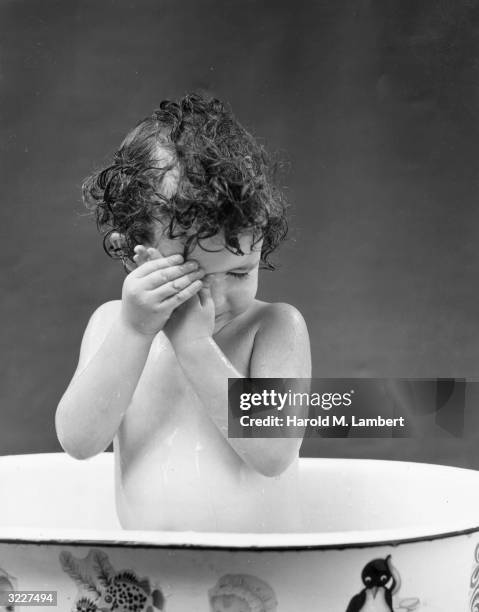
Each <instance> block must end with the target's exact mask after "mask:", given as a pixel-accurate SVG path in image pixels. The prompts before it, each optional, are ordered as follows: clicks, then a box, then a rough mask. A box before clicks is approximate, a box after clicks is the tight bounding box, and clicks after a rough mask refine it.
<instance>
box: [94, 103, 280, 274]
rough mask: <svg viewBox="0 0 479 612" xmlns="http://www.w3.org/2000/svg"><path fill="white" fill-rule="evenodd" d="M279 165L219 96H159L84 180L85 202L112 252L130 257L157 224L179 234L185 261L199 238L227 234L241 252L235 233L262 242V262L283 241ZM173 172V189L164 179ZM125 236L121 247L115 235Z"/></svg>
mask: <svg viewBox="0 0 479 612" xmlns="http://www.w3.org/2000/svg"><path fill="white" fill-rule="evenodd" d="M276 170H277V164H276V163H273V162H272V161H271V158H270V156H269V155H268V154H267V152H266V150H265V149H264V147H263V146H262V145H260V144H259V143H258V142H257V141H256V140H255V139H254V138H253V136H251V134H249V133H248V132H247V131H246V130H245V129H244V128H243V127H242V126H241V125H240V124H239V123H238V121H237V120H236V118H235V117H234V115H233V114H232V112H231V110H230V109H229V108H227V107H226V106H225V105H224V104H223V103H222V102H220V101H219V100H218V99H216V98H213V99H205V98H204V97H203V96H201V95H199V94H190V95H187V96H185V97H183V98H182V99H181V100H179V101H178V102H174V101H170V100H164V101H162V102H161V103H160V106H159V109H157V110H155V111H154V112H153V113H152V114H151V115H150V116H149V117H147V118H145V119H143V120H142V121H141V122H140V123H138V124H137V126H136V127H135V128H134V129H133V130H132V131H131V132H130V133H129V134H128V135H127V136H126V138H125V139H124V141H123V142H122V144H121V145H120V148H119V149H118V151H117V152H116V154H115V155H114V159H113V163H112V164H111V165H110V166H108V167H107V168H105V169H103V170H100V171H98V172H96V173H94V174H92V175H91V176H90V177H88V178H87V179H86V180H85V182H84V184H83V201H84V203H85V204H86V206H87V207H88V208H89V209H90V210H91V211H92V212H93V213H94V215H95V218H96V222H97V226H98V229H99V230H100V231H101V232H102V233H103V234H104V237H103V246H104V248H105V251H106V252H107V253H108V254H109V255H110V256H112V257H118V258H122V259H125V258H129V259H131V258H132V257H133V250H134V248H135V246H136V245H137V244H143V243H145V242H150V243H151V242H152V239H153V233H154V222H155V221H161V222H162V224H163V225H164V226H165V232H166V235H167V236H168V237H169V238H171V239H174V238H182V239H183V240H184V243H185V250H184V254H185V258H186V256H187V254H188V252H190V251H191V250H192V249H193V248H194V247H195V246H196V245H197V244H199V245H200V246H201V247H202V248H205V247H203V245H201V240H203V239H206V238H210V237H213V236H215V235H217V234H218V233H219V232H220V231H224V239H225V247H226V248H227V249H228V250H230V251H231V252H233V253H235V254H238V255H242V254H243V252H242V250H241V248H240V244H239V239H238V238H239V235H240V234H242V233H243V232H245V231H248V232H251V233H252V235H253V244H256V243H258V242H259V241H260V240H261V239H262V240H263V244H262V248H261V263H262V264H263V267H267V268H269V269H273V268H274V266H272V264H271V263H270V262H269V261H268V257H269V255H270V254H271V253H272V251H273V250H274V249H275V248H276V247H277V246H278V244H279V243H280V242H281V241H282V240H284V239H285V237H286V234H287V231H288V225H287V220H286V208H287V203H286V200H285V197H284V195H283V194H282V193H281V191H280V190H279V189H278V188H277V187H276V185H275V176H276ZM172 171H174V172H176V174H177V175H178V185H177V186H176V188H175V193H174V194H172V195H168V194H165V189H164V185H165V179H168V175H169V173H170V176H171V172H172ZM115 232H119V233H120V234H122V235H123V237H124V241H125V246H124V248H123V249H121V250H118V249H115V248H113V246H112V243H111V237H112V234H113V233H115Z"/></svg>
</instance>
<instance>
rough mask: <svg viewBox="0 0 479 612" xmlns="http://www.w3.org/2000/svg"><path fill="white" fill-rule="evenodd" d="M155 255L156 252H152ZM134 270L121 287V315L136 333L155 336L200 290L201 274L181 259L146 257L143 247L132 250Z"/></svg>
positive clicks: (200, 271) (196, 268) (202, 274)
mask: <svg viewBox="0 0 479 612" xmlns="http://www.w3.org/2000/svg"><path fill="white" fill-rule="evenodd" d="M153 251H156V249H153ZM135 253H136V254H135V256H134V258H133V259H134V261H135V263H137V265H138V267H137V268H136V269H135V270H133V272H130V274H128V276H127V277H126V279H125V281H124V283H123V292H122V308H121V314H122V318H123V321H124V322H125V323H126V324H127V325H128V326H129V327H130V328H132V329H134V330H135V331H136V332H138V333H141V334H144V335H147V336H154V335H156V334H157V333H158V332H159V331H160V330H161V329H163V326H164V325H165V323H166V322H167V321H168V318H169V317H170V315H171V313H172V312H173V311H174V310H175V308H177V306H179V305H181V304H183V303H184V302H186V301H187V300H189V299H190V298H191V297H193V296H195V295H196V294H197V293H198V291H199V290H200V289H201V286H202V282H201V280H200V279H201V278H202V277H203V276H204V272H203V271H202V270H198V265H197V264H196V262H187V263H183V257H182V256H181V255H172V256H170V257H163V256H161V254H159V253H158V251H156V253H157V254H158V255H156V254H155V257H154V258H152V257H148V256H147V251H146V249H145V248H144V247H136V249H135Z"/></svg>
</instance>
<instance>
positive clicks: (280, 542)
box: [0, 451, 479, 552]
mask: <svg viewBox="0 0 479 612" xmlns="http://www.w3.org/2000/svg"><path fill="white" fill-rule="evenodd" d="M19 457H28V460H29V461H33V462H36V461H38V460H40V461H47V460H48V459H50V460H51V459H54V458H55V457H56V458H59V457H67V459H64V460H66V461H70V460H72V461H75V460H74V459H72V458H70V457H69V456H68V455H66V453H64V452H51V453H24V454H9V455H2V456H0V462H2V461H3V460H7V461H9V460H10V461H15V460H16V459H18V458H19ZM90 460H93V461H95V460H96V461H97V462H99V461H104V462H111V463H112V469H113V453H111V452H106V451H105V452H103V453H100V454H99V455H96V456H95V457H92V458H91V459H87V460H84V461H90ZM318 460H319V461H322V462H335V463H339V462H341V463H342V462H344V463H349V462H352V461H354V462H355V463H356V464H357V463H362V464H367V463H373V462H374V463H375V464H378V463H381V464H383V465H384V464H388V465H390V464H401V465H402V466H405V467H408V468H409V469H417V468H419V469H428V468H429V469H431V468H432V469H434V470H438V471H444V472H445V471H451V472H458V471H461V472H467V473H469V474H470V475H471V476H472V475H473V474H474V475H475V477H477V478H478V479H479V471H478V470H474V469H470V468H463V467H458V466H450V465H443V464H436V463H427V462H413V461H398V460H390V459H356V458H335V457H334V458H332V457H317V458H315V457H300V458H299V461H300V465H301V464H302V465H308V464H309V465H312V464H313V462H316V461H318ZM84 461H82V463H83V462H84ZM424 529H425V527H424V526H407V527H399V528H393V529H378V530H368V531H365V530H363V531H328V532H308V533H304V532H292V533H251V532H249V533H246V532H245V533H238V532H207V531H203V532H200V531H146V530H126V529H125V530H123V529H111V530H108V531H106V530H99V529H71V528H53V527H50V528H45V529H41V528H37V527H2V526H1V525H0V544H14V545H28V544H31V545H57V546H89V547H97V546H98V547H128V548H148V549H151V548H153V549H170V550H171V549H175V550H218V551H251V552H287V551H301V550H309V551H322V550H345V549H357V548H360V549H362V548H374V547H381V546H382V547H384V546H390V547H391V546H393V547H396V546H399V545H403V544H415V543H420V542H432V541H436V540H443V539H448V538H455V537H461V536H471V535H472V534H474V533H477V532H479V512H478V522H477V523H475V524H474V525H472V526H471V521H462V523H460V524H459V525H457V526H456V527H454V528H452V527H451V523H450V522H447V523H442V524H436V525H435V526H433V527H431V528H428V531H427V533H426V534H424ZM366 533H367V538H365V534H366ZM125 534H127V536H125Z"/></svg>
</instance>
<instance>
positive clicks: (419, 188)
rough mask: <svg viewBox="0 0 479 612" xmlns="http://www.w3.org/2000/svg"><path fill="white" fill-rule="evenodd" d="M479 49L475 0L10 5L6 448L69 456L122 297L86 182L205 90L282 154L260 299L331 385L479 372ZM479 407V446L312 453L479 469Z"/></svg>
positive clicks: (373, 444) (4, 86)
mask: <svg viewBox="0 0 479 612" xmlns="http://www.w3.org/2000/svg"><path fill="white" fill-rule="evenodd" d="M478 51H479V5H478V2H477V1H475V0H456V1H455V0H448V1H446V0H435V1H431V0H422V1H421V2H416V1H415V0H394V1H393V0H322V1H319V0H318V1H317V2H315V1H309V2H307V1H298V2H290V1H289V0H288V1H286V0H275V1H273V0H268V1H260V0H258V1H254V0H241V1H240V0H237V1H233V0H223V1H219V0H201V1H200V2H198V1H195V0H183V1H182V2H178V1H173V0H142V1H138V0H130V1H113V0H104V1H103V2H97V1H94V0H81V1H74V0H70V1H69V2H61V1H59V0H43V1H42V2H37V1H35V0H3V2H2V3H1V4H0V92H1V97H0V121H1V141H0V147H1V148H0V150H1V165H0V172H1V192H0V193H1V197H2V206H1V228H2V234H3V236H2V247H3V253H2V258H1V266H2V285H3V288H2V299H1V321H2V325H1V327H0V329H1V332H0V334H1V336H0V342H1V359H2V367H1V372H0V377H1V380H0V394H1V411H2V413H1V414H2V419H1V426H0V454H7V453H31V452H43V451H57V450H60V446H59V444H58V442H57V440H56V436H55V430H54V413H55V409H56V405H57V403H58V401H59V399H60V397H61V395H62V393H63V391H64V390H65V388H66V386H67V384H68V382H69V380H70V378H71V376H72V373H73V371H74V369H75V366H76V361H77V357H78V350H79V346H80V341H81V337H82V333H83V330H84V328H85V325H86V323H87V321H88V318H89V317H90V315H91V313H92V312H93V311H94V310H95V309H96V308H97V307H98V306H99V305H100V304H101V303H103V302H105V301H107V300H111V299H117V298H119V296H120V291H121V284H122V281H123V278H124V274H123V271H122V269H121V265H119V264H118V263H117V262H113V261H112V260H110V259H109V258H108V257H106V256H105V255H104V253H103V250H102V247H101V239H100V236H99V235H98V234H97V231H96V228H95V224H94V221H93V220H92V219H91V218H89V217H88V216H87V214H86V211H85V210H84V208H83V206H82V204H81V199H80V187H81V183H82V180H83V178H84V177H85V176H87V175H88V174H89V173H90V172H91V171H92V170H94V169H95V168H98V167H99V166H101V165H102V164H103V163H105V162H108V160H109V159H110V154H111V153H113V151H114V150H115V148H116V147H117V146H118V145H119V143H120V142H121V140H122V138H123V136H124V135H125V133H126V132H127V131H128V130H129V129H130V128H131V127H133V126H134V125H135V124H136V122H137V121H138V120H140V119H141V118H143V117H144V116H146V115H147V114H149V113H150V112H151V111H152V110H153V109H154V108H156V107H157V106H158V104H159V102H160V101H161V100H162V99H164V98H171V99H175V98H178V97H181V96H182V95H184V94H185V93H188V92H191V91H195V90H196V91H200V92H203V93H207V94H211V95H215V96H218V97H220V98H222V99H224V100H226V101H228V102H229V103H231V105H232V107H233V110H234V111H235V114H236V115H237V116H238V118H239V119H240V121H241V122H242V123H243V124H244V125H245V127H246V128H248V129H249V130H250V131H251V132H253V133H254V134H255V135H257V136H258V137H259V138H260V139H261V141H262V142H263V143H264V144H265V145H266V146H267V147H268V148H269V149H270V150H272V151H273V152H276V153H277V154H279V156H280V157H281V158H282V159H283V160H284V161H285V162H286V172H285V173H284V174H283V175H282V176H281V184H282V185H283V186H284V187H285V189H286V193H287V195H288V198H289V201H290V203H291V211H290V213H291V214H290V225H291V232H290V239H289V241H288V242H287V243H286V244H285V245H284V246H283V247H282V248H281V249H280V250H279V251H278V252H277V253H276V256H275V259H276V261H277V262H278V263H279V264H280V265H279V267H278V269H277V270H276V271H275V272H263V273H262V277H261V280H260V290H259V296H258V297H259V298H260V299H263V300H267V301H285V302H289V303H291V304H293V305H295V306H296V307H297V308H298V309H299V310H300V311H301V312H302V313H303V315H304V317H305V319H306V322H307V324H308V327H309V332H310V336H311V344H312V356H313V374H314V375H315V376H317V377H355V376H357V377H373V376H375V377H388V376H389V377H466V378H474V377H476V373H477V370H478V365H479V342H478V334H477V331H476V330H477V314H476V313H477V294H478V291H477V269H478V266H477V263H478V262H477V255H476V253H477V242H478V240H477V239H478V233H479V232H478V207H477V191H478V181H477V177H478V159H479V139H478V119H479V106H478V102H479V95H478V94H479V89H478V87H479V85H478V84H479V78H478V77H479V55H478ZM475 405H476V400H475V393H471V392H469V393H468V398H467V406H468V417H467V427H466V436H465V437H464V438H448V439H441V440H427V441H421V440H307V441H305V443H304V445H303V449H302V452H303V454H307V455H317V456H345V457H349V456H358V457H363V456H364V457H378V458H379V457H382V458H398V459H416V460H420V461H436V462H438V463H450V464H456V465H464V466H468V465H471V466H473V467H479V450H476V437H477V436H476V432H477V431H479V425H478V426H477V427H476V426H475V425H476V423H475V422H474V420H475V419H477V417H475V416H474V414H475Z"/></svg>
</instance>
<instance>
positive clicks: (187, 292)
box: [162, 280, 202, 310]
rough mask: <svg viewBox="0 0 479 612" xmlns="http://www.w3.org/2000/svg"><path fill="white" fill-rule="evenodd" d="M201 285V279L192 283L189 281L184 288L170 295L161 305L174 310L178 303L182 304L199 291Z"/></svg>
mask: <svg viewBox="0 0 479 612" xmlns="http://www.w3.org/2000/svg"><path fill="white" fill-rule="evenodd" d="M201 287H202V282H201V280H195V281H194V282H193V283H191V285H189V286H188V287H186V288H185V289H182V290H181V291H178V293H176V294H175V295H173V296H172V297H170V298H168V299H166V300H164V301H163V302H162V306H163V307H165V306H166V307H167V308H170V309H171V310H174V309H175V308H177V307H178V306H179V305H180V304H183V303H184V302H187V301H188V300H189V299H191V298H192V297H193V296H194V295H196V294H197V293H198V292H199V291H200V289H201Z"/></svg>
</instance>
